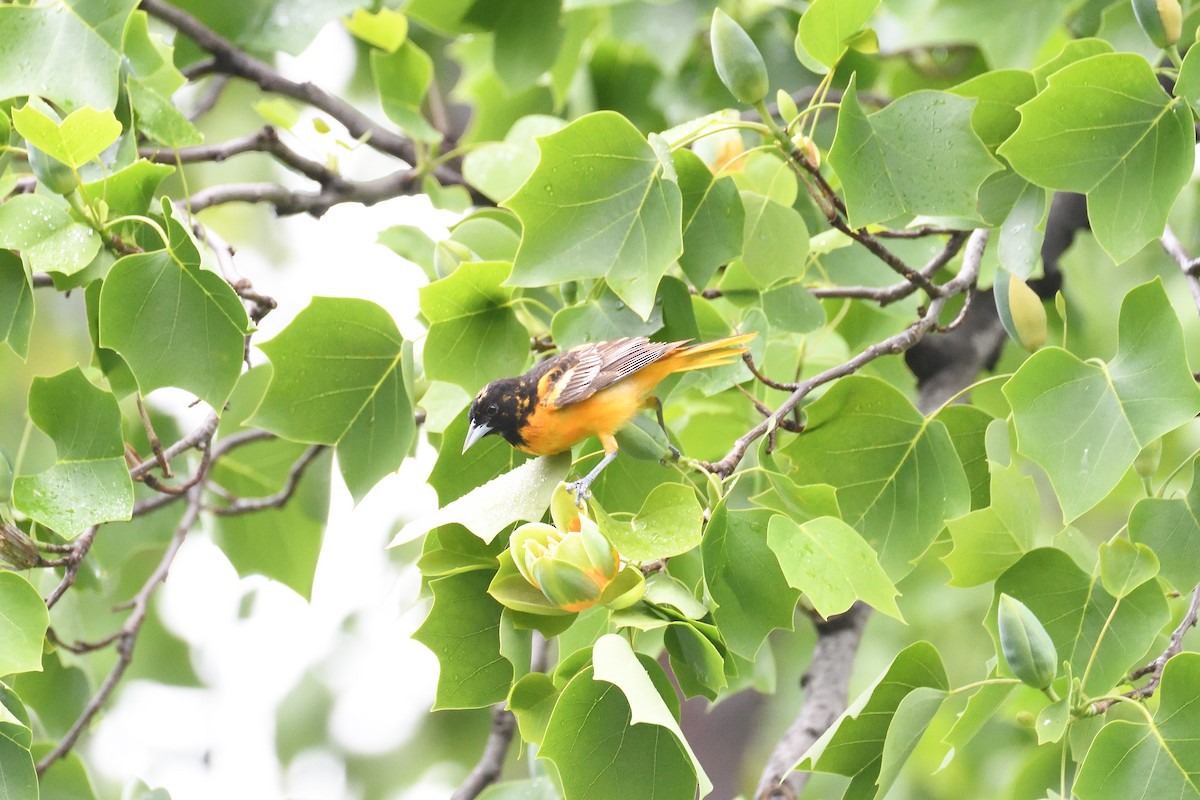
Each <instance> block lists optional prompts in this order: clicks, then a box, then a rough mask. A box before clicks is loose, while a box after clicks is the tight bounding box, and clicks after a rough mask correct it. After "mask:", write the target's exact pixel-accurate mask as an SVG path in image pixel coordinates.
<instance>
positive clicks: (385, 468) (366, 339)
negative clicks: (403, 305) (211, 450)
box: [250, 297, 415, 501]
mask: <svg viewBox="0 0 1200 800" xmlns="http://www.w3.org/2000/svg"><path fill="white" fill-rule="evenodd" d="M346 320H353V321H354V324H353V325H347V324H346ZM260 348H261V349H262V351H263V352H264V353H266V354H267V357H268V358H270V359H271V366H272V368H273V375H272V376H271V385H270V387H268V389H267V393H266V396H265V397H263V400H262V404H261V405H260V406H259V407H258V409H257V410H256V411H255V412H254V416H253V417H252V418H251V422H250V424H252V425H257V426H259V427H261V428H265V429H266V430H269V431H271V432H272V433H275V434H278V435H279V436H282V437H283V438H285V439H290V440H292V441H295V442H308V443H310V444H329V445H337V449H338V465H339V467H340V469H341V472H342V477H343V478H344V479H345V480H346V485H347V486H348V487H349V488H350V492H351V494H353V495H354V497H355V500H356V501H357V500H361V499H362V497H363V496H364V495H365V494H366V493H367V492H368V491H369V490H370V489H371V487H372V486H374V485H375V484H376V483H377V482H378V481H379V480H380V479H381V478H382V477H383V476H385V475H387V474H388V473H391V472H395V471H396V469H397V468H398V467H399V466H400V462H401V461H403V460H404V457H405V455H406V454H407V453H408V448H409V446H410V445H411V444H412V440H413V437H414V435H415V423H414V421H413V411H412V401H411V400H410V399H409V397H408V390H407V388H406V387H405V380H404V376H403V368H402V364H403V356H404V340H403V339H402V338H401V337H400V331H399V330H398V329H397V328H396V323H395V321H394V320H393V319H392V317H391V315H390V314H388V313H387V311H385V310H384V309H383V308H381V307H380V306H378V305H376V304H375V303H372V302H370V301H369V300H358V299H352V298H332V297H314V298H313V300H312V302H311V303H309V305H308V307H307V308H305V309H304V310H303V311H301V312H300V313H299V314H297V315H296V318H295V319H294V320H292V322H291V324H290V325H288V327H287V328H285V329H284V330H283V332H282V333H280V334H279V335H278V336H276V337H275V338H274V339H272V340H271V341H269V342H266V343H265V344H262V345H260Z"/></svg>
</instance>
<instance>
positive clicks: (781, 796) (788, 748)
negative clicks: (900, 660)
mask: <svg viewBox="0 0 1200 800" xmlns="http://www.w3.org/2000/svg"><path fill="white" fill-rule="evenodd" d="M870 615H871V609H870V607H869V606H865V605H863V604H862V603H855V604H854V605H853V606H851V607H850V610H849V611H847V612H846V613H845V614H840V615H838V616H835V617H830V618H829V619H827V620H825V621H824V622H818V623H817V625H816V628H817V643H816V645H815V646H814V647H813V654H812V665H811V666H810V667H809V669H808V672H806V673H805V675H804V677H803V678H802V679H801V681H800V686H801V687H802V688H803V689H804V701H803V703H802V704H801V706H800V711H799V713H798V714H797V715H796V719H795V720H794V721H793V722H792V724H791V726H789V727H788V729H787V732H786V733H784V735H783V738H782V739H780V740H779V743H778V744H777V745H776V746H775V749H774V751H772V753H771V756H770V758H769V759H768V761H767V766H766V769H764V770H763V774H762V777H761V778H760V779H759V781H758V788H757V789H756V790H755V795H754V796H755V797H756V798H758V800H795V798H797V797H799V796H800V793H801V792H802V791H804V787H805V785H807V783H808V779H809V777H810V775H811V773H807V772H794V771H793V769H792V768H793V767H795V765H796V762H797V761H799V760H800V757H801V756H802V755H804V753H805V751H807V750H808V748H810V747H812V745H813V743H814V742H816V741H817V739H819V738H821V734H823V733H824V732H825V731H826V730H827V729H828V728H829V726H830V725H832V724H833V723H834V721H835V720H836V719H837V718H838V717H839V716H840V715H841V713H842V711H844V710H845V708H846V703H847V700H848V693H849V685H850V672H851V670H850V665H851V664H853V663H854V656H855V654H856V653H857V652H858V645H859V642H861V641H862V635H863V629H864V628H866V625H867V619H868V618H869V617H870Z"/></svg>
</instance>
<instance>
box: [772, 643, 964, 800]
mask: <svg viewBox="0 0 1200 800" xmlns="http://www.w3.org/2000/svg"><path fill="white" fill-rule="evenodd" d="M920 688H928V689H935V690H939V692H938V693H941V692H945V690H947V689H948V688H949V686H948V684H947V680H946V671H945V669H944V668H943V667H942V660H941V658H940V657H939V656H938V652H937V650H935V649H934V647H933V645H931V644H929V643H928V642H917V643H916V644H913V645H910V646H908V647H907V648H905V649H904V650H901V651H900V653H898V654H897V655H896V658H895V660H894V661H892V665H891V666H890V667H888V669H887V671H886V672H884V673H883V674H882V675H880V676H879V678H877V679H876V680H875V682H874V683H873V684H872V685H871V686H869V687H867V689H866V690H864V691H863V693H862V694H860V695H859V696H858V699H856V700H855V701H854V702H853V703H851V704H850V706H849V707H848V708H847V709H846V711H845V712H844V713H843V714H842V716H841V717H840V718H839V719H838V720H837V722H835V723H834V724H833V725H831V726H830V727H829V729H828V730H827V731H826V732H825V734H824V735H822V736H821V738H820V739H818V740H817V741H816V743H814V744H813V746H812V747H810V748H809V749H808V752H806V753H805V754H804V755H803V756H802V757H801V759H800V761H799V763H797V765H796V769H801V770H806V771H810V772H832V773H836V774H838V775H845V776H847V777H849V778H851V781H850V786H849V788H848V789H847V790H846V797H852V798H860V797H863V798H870V797H877V796H878V795H880V794H882V791H883V790H886V788H887V787H886V786H885V785H884V780H885V779H890V778H892V777H894V772H893V768H891V767H889V774H888V775H887V776H884V775H883V774H882V773H881V767H882V766H883V761H884V754H885V752H887V751H889V750H892V748H895V747H896V745H895V744H893V745H892V748H889V747H888V744H887V743H888V741H889V740H891V735H890V734H891V730H890V729H891V727H892V725H893V721H894V720H895V724H896V725H897V728H896V735H897V736H898V737H899V738H898V739H897V741H898V742H901V743H902V745H901V752H895V751H894V750H892V757H891V758H889V759H888V764H889V765H890V764H893V763H895V762H896V761H897V760H902V759H899V756H900V755H902V754H903V755H906V754H907V753H906V752H904V751H908V750H911V746H912V744H913V743H914V742H913V741H912V733H913V730H914V729H916V728H918V727H923V726H921V725H918V724H917V723H918V722H919V721H920V718H921V717H923V716H925V715H926V714H927V713H928V714H929V716H930V717H931V716H932V714H931V713H929V712H928V708H929V701H932V700H933V698H934V697H935V694H934V693H931V692H922V693H921V694H920V695H918V698H917V700H916V701H913V702H915V703H916V707H915V708H913V703H909V704H904V702H903V701H904V699H905V698H906V697H907V696H908V695H909V694H910V693H912V692H914V691H915V690H917V689H920ZM902 705H904V706H905V713H904V714H903V715H901V714H900V710H901V706H902ZM897 717H898V719H897ZM877 783H878V784H879V787H880V790H881V791H879V792H876V791H875V786H876V784H877Z"/></svg>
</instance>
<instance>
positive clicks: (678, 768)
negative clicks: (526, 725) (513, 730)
mask: <svg viewBox="0 0 1200 800" xmlns="http://www.w3.org/2000/svg"><path fill="white" fill-rule="evenodd" d="M664 691H665V692H672V693H673V689H672V688H671V686H670V684H669V683H668V682H667V679H666V675H664V674H663V672H662V669H661V668H660V667H658V665H657V664H655V663H654V662H653V661H651V660H649V659H645V658H642V659H639V658H638V656H637V655H635V654H634V652H633V650H632V648H630V647H629V644H628V642H626V641H625V640H624V639H622V638H621V637H619V636H617V635H615V634H608V635H605V636H603V637H601V638H600V639H599V640H598V641H597V642H596V644H595V646H594V648H593V666H589V667H585V668H584V669H583V670H581V671H579V672H578V673H577V674H576V675H575V676H574V677H573V678H571V680H570V681H569V682H568V683H567V685H566V686H565V687H564V688H563V690H562V694H561V695H560V696H559V699H558V702H557V703H556V704H555V706H554V711H553V712H552V713H551V715H550V720H549V723H548V724H547V727H546V735H545V739H544V741H543V746H542V751H541V755H542V757H544V758H547V759H549V760H550V761H553V762H554V765H555V767H556V768H557V770H558V774H559V776H560V777H561V778H562V782H563V788H564V790H565V797H566V800H575V799H576V798H579V799H580V800H583V798H592V797H629V798H655V800H662V799H664V798H668V799H669V798H680V800H685V799H687V800H690V798H693V797H695V795H696V786H697V782H699V784H700V794H701V796H703V795H705V794H707V793H708V792H709V791H711V789H712V786H711V784H709V782H708V778H707V777H706V776H705V775H704V771H703V770H702V769H701V767H700V765H699V763H698V762H696V761H695V758H694V757H693V756H691V755H690V753H691V750H690V748H689V747H688V745H687V742H686V741H685V740H684V738H683V733H682V731H680V729H679V723H678V722H676V721H675V716H674V713H673V712H672V710H671V708H669V707H668V705H667V703H666V702H664V700H663V697H662V693H663V692H664ZM672 699H674V698H673V697H672ZM631 775H637V776H639V777H638V779H637V780H635V781H631V780H629V777H630V776H631Z"/></svg>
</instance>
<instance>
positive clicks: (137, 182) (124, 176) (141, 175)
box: [83, 159, 175, 217]
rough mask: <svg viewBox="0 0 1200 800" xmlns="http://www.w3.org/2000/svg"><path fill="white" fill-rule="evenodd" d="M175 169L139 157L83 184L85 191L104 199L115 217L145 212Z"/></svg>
mask: <svg viewBox="0 0 1200 800" xmlns="http://www.w3.org/2000/svg"><path fill="white" fill-rule="evenodd" d="M173 172H175V168H174V167H171V166H168V165H166V164H152V163H151V162H149V161H146V160H144V159H139V160H137V161H135V162H133V163H132V164H130V165H129V166H127V167H125V168H124V169H120V170H117V171H116V172H114V173H112V174H111V175H108V176H107V177H105V178H102V179H101V180H98V181H92V182H91V183H85V184H83V191H84V192H86V193H87V196H88V197H91V198H94V199H95V200H98V201H103V202H104V204H105V205H107V206H108V213H109V215H110V216H112V217H122V216H126V215H129V214H145V213H146V210H147V209H148V208H149V207H150V201H151V200H153V199H154V193H155V192H156V191H157V190H158V185H159V184H160V183H162V182H163V181H164V180H166V178H167V176H169V175H171V174H172V173H173Z"/></svg>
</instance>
